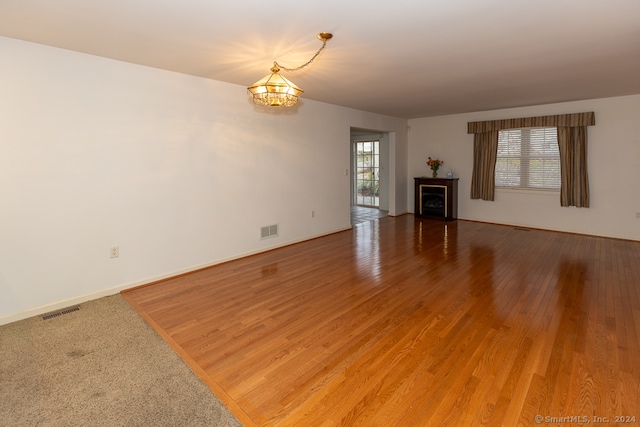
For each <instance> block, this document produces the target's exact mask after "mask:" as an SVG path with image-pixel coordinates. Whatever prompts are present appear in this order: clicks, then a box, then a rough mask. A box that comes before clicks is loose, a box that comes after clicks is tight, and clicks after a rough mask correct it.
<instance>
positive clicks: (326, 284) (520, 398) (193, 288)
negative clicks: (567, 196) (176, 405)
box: [123, 215, 640, 426]
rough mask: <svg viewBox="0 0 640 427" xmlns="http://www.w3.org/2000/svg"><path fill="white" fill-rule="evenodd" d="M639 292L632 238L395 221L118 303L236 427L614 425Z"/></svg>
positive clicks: (628, 373)
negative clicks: (167, 348)
mask: <svg viewBox="0 0 640 427" xmlns="http://www.w3.org/2000/svg"><path fill="white" fill-rule="evenodd" d="M639 286H640V242H632V241H624V240H614V239H606V238H598V237H589V236H581V235H572V234H565V233H556V232H550V231H542V230H523V229H518V228H514V227H509V226H500V225H492V224H483V223H475V222H469V221H455V222H450V223H444V222H440V221H434V220H420V219H414V217H413V216H412V215H404V216H401V217H397V218H390V217H387V218H382V219H380V220H379V221H373V222H367V223H363V224H359V225H358V226H356V227H354V229H353V230H350V231H345V232H341V233H337V234H333V235H330V236H326V237H322V238H319V239H314V240H311V241H307V242H303V243H299V244H296V245H292V246H288V247H285V248H281V249H277V250H273V251H270V252H266V253H263V254H259V255H254V256H251V257H248V258H244V259H240V260H237V261H232V262H228V263H226V264H222V265H218V266H215V267H211V268H208V269H205V270H201V271H197V272H194V273H191V274H187V275H183V276H180V277H177V278H173V279H169V280H165V281H162V282H158V283H155V284H152V285H150V286H146V287H140V288H136V289H133V290H128V291H124V292H123V296H124V297H125V298H126V299H127V301H129V302H130V303H131V304H132V305H133V306H134V307H135V308H136V309H137V310H138V312H140V313H141V314H142V315H143V317H144V318H145V319H147V321H149V323H150V324H151V325H152V326H153V327H154V328H156V330H157V331H158V332H159V333H160V334H161V335H162V336H163V337H164V338H165V339H166V340H167V341H168V342H169V343H170V345H172V347H173V348H174V349H175V350H176V351H177V352H178V354H180V355H181V357H183V358H184V359H185V361H186V362H187V363H188V364H189V365H190V366H191V367H192V368H193V369H194V371H195V372H196V373H197V374H198V375H200V376H201V378H202V379H203V380H204V381H205V383H207V384H208V385H209V387H211V389H212V390H213V392H214V393H215V394H216V395H217V396H218V397H219V398H220V399H221V400H222V401H223V402H224V403H225V404H226V405H227V406H228V407H229V409H230V410H231V411H232V412H233V413H234V414H235V415H236V417H237V418H238V419H239V420H240V421H241V422H242V423H244V424H245V425H246V426H290V425H300V426H334V425H342V426H430V425H433V426H446V425H451V426H467V425H488V426H499V425H505V426H515V425H525V426H526V425H537V424H538V423H536V418H535V417H536V416H541V417H542V424H543V425H577V423H575V422H569V421H571V420H569V419H567V418H563V417H587V418H588V421H589V422H590V424H591V425H615V424H616V421H618V422H617V424H623V423H622V422H621V421H625V420H620V419H618V420H616V417H622V416H628V417H636V418H635V420H637V422H640V403H639V402H640V295H639V289H638V288H639ZM551 417H553V418H551ZM594 417H600V418H601V419H596V418H594ZM605 418H606V419H607V420H608V421H609V422H602V423H598V422H596V421H603V420H602V419H605ZM631 420H632V419H631V418H630V419H629V421H631ZM573 421H576V420H575V419H574V420H573ZM582 421H584V420H582ZM637 422H632V423H631V424H632V425H633V424H636V423H637ZM624 424H625V425H626V423H624Z"/></svg>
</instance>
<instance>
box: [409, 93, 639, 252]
mask: <svg viewBox="0 0 640 427" xmlns="http://www.w3.org/2000/svg"><path fill="white" fill-rule="evenodd" d="M586 111H594V112H595V116H596V125H595V126H590V127H589V130H588V141H589V152H588V156H589V157H588V162H589V182H590V194H591V206H590V208H588V209H587V208H575V207H565V208H563V207H560V196H559V193H557V192H551V193H546V192H536V191H527V192H519V191H514V190H496V198H495V199H496V200H495V201H494V202H488V201H482V200H471V199H470V197H469V195H470V184H471V171H472V168H473V135H470V134H467V122H470V121H479V120H494V119H508V118H516V117H532V116H543V115H551V114H565V113H579V112H586ZM639 117H640V95H634V96H626V97H618V98H606V99H594V100H588V101H579V102H568V103H562V104H552V105H541V106H535V107H525V108H513V109H506V110H499V111H486V112H477V113H471V114H459V115H451V116H442V117H431V118H422V119H413V120H409V126H410V128H411V130H410V131H409V165H408V168H409V182H408V184H407V185H408V188H407V190H408V191H413V182H412V181H413V179H412V178H413V177H414V176H422V175H429V173H430V170H429V169H428V167H427V166H426V164H425V162H426V160H427V158H428V157H429V156H431V157H432V158H439V159H442V160H444V161H445V164H444V166H443V167H442V168H441V169H440V171H441V174H440V175H441V176H444V175H445V174H446V171H447V170H449V169H452V170H453V171H454V174H455V176H457V177H459V178H460V180H459V190H460V195H459V212H458V214H459V215H458V216H459V218H462V219H470V220H478V221H486V222H494V223H500V224H510V225H520V226H527V227H536V228H543V229H549V230H560V231H568V232H575V233H581V234H591V235H599V236H607V237H616V238H623V239H631V240H640V219H636V213H638V212H640V120H639V119H638V118H639ZM410 194H412V193H410ZM407 208H408V209H409V210H410V211H413V196H410V200H409V204H408V205H407Z"/></svg>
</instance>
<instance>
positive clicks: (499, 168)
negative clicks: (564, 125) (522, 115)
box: [495, 127, 560, 190]
mask: <svg viewBox="0 0 640 427" xmlns="http://www.w3.org/2000/svg"><path fill="white" fill-rule="evenodd" d="M495 178H496V187H503V188H504V187H506V188H528V189H538V190H539V189H544V190H559V189H560V152H559V149H558V130H557V128H555V127H536V128H520V129H506V130H501V131H499V132H498V157H497V160H496V175H495Z"/></svg>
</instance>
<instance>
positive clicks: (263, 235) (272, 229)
mask: <svg viewBox="0 0 640 427" xmlns="http://www.w3.org/2000/svg"><path fill="white" fill-rule="evenodd" d="M277 235H278V224H274V225H267V226H265V227H262V228H260V239H268V238H270V237H276V236H277Z"/></svg>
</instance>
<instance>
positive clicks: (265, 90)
mask: <svg viewBox="0 0 640 427" xmlns="http://www.w3.org/2000/svg"><path fill="white" fill-rule="evenodd" d="M316 37H318V39H320V41H321V42H322V47H321V48H320V49H318V51H317V52H316V54H315V55H313V56H312V57H311V59H310V60H308V61H307V62H306V63H304V64H302V65H301V66H299V67H296V68H287V67H284V66H282V65H280V64H278V62H277V61H273V67H271V74H269V75H267V76H265V77H264V78H263V79H261V80H260V81H258V82H256V83H254V84H252V85H251V86H249V87H248V88H247V90H248V91H249V93H250V94H251V95H252V96H253V103H254V104H257V105H263V106H267V107H291V106H292V105H295V104H296V103H297V102H298V97H299V96H300V95H302V93H303V92H304V91H303V90H302V89H300V88H299V87H298V86H296V85H295V84H293V83H292V82H291V81H290V80H288V79H286V78H284V77H282V76H281V75H280V74H278V72H279V71H280V70H285V71H298V70H301V69H302V68H304V67H306V66H307V65H309V64H311V63H312V62H313V61H314V60H315V59H316V58H317V57H318V55H320V52H322V51H323V50H324V48H325V46H326V45H327V41H328V40H330V39H331V38H332V37H333V34H331V33H320V34H318V35H317V36H316Z"/></svg>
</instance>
